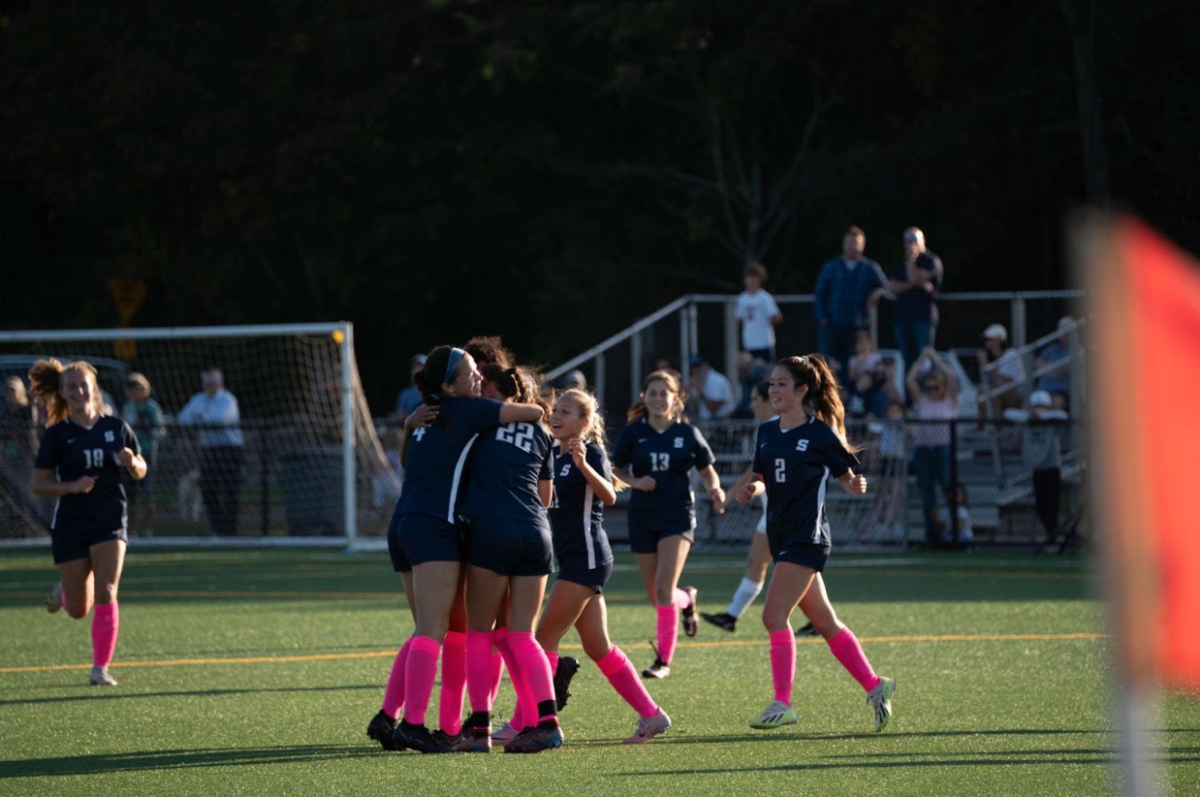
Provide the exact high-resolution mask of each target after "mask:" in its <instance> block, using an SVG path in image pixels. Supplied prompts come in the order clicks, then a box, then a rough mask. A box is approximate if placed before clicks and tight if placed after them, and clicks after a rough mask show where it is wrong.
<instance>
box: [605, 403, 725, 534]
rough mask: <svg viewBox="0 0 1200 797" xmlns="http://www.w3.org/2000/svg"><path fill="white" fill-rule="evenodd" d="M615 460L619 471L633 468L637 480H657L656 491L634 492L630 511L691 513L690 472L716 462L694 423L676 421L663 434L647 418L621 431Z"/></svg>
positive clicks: (615, 451) (614, 463)
mask: <svg viewBox="0 0 1200 797" xmlns="http://www.w3.org/2000/svg"><path fill="white" fill-rule="evenodd" d="M612 461H613V465H614V466H616V467H618V468H625V467H628V466H632V467H633V475H634V476H636V477H639V478H640V477H642V476H650V477H652V478H653V479H654V483H655V487H654V489H653V490H651V491H649V492H647V491H645V490H634V491H633V495H631V496H630V497H629V508H630V509H633V510H651V511H658V510H666V511H676V510H681V509H682V510H686V511H689V512H690V511H692V510H693V508H694V506H693V505H694V498H693V497H692V486H691V482H690V481H689V479H688V471H690V470H691V469H692V468H695V469H696V470H703V469H704V468H707V467H708V466H709V465H711V464H713V462H715V461H716V460H715V458H714V457H713V452H712V449H711V448H709V447H708V441H706V440H705V439H704V435H702V434H700V430H699V429H697V428H696V427H694V426H692V425H691V424H688V423H683V422H681V421H676V422H675V423H673V424H671V425H670V426H668V427H667V428H666V429H664V430H662V431H661V432H660V431H658V430H657V429H655V428H654V427H653V426H651V425H650V422H649V421H648V420H647V419H645V418H643V419H641V420H640V421H635V422H634V423H631V424H629V425H628V426H626V427H625V428H624V429H622V430H621V434H620V435H619V436H618V437H617V442H616V444H615V445H614V446H613V456H612Z"/></svg>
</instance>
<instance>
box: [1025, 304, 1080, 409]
mask: <svg viewBox="0 0 1200 797" xmlns="http://www.w3.org/2000/svg"><path fill="white" fill-rule="evenodd" d="M1074 325H1075V319H1073V318H1071V317H1070V316H1063V317H1062V318H1060V319H1059V320H1058V337H1057V338H1055V339H1054V340H1052V341H1050V342H1049V343H1047V344H1046V345H1045V346H1043V347H1042V349H1041V350H1040V351H1039V352H1038V353H1037V359H1036V360H1035V361H1034V365H1033V370H1034V371H1035V372H1036V371H1040V370H1042V369H1043V368H1049V369H1050V370H1049V371H1047V372H1046V373H1044V374H1042V375H1041V376H1039V377H1038V378H1037V381H1036V382H1034V385H1033V387H1034V390H1044V391H1046V392H1047V393H1049V394H1050V401H1051V402H1052V406H1053V408H1054V409H1056V410H1066V409H1067V408H1068V405H1069V404H1070V402H1071V352H1070V351H1069V350H1068V349H1067V333H1068V332H1070V330H1071V327H1073V326H1074Z"/></svg>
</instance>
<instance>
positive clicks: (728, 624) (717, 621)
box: [700, 612, 738, 634]
mask: <svg viewBox="0 0 1200 797" xmlns="http://www.w3.org/2000/svg"><path fill="white" fill-rule="evenodd" d="M700 616H701V617H703V618H704V621H705V622H706V623H712V624H713V625H715V626H716V627H717V628H721V629H724V630H725V631H728V632H729V633H731V634H732V633H733V632H734V631H736V630H737V621H738V619H737V618H736V617H734V616H733V615H732V614H729V613H728V612H721V613H720V614H709V613H708V612H700Z"/></svg>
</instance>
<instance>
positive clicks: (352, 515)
mask: <svg viewBox="0 0 1200 797" xmlns="http://www.w3.org/2000/svg"><path fill="white" fill-rule="evenodd" d="M46 357H56V358H58V359H59V360H61V361H63V362H67V361H71V360H87V361H88V362H90V363H91V364H92V365H93V366H95V367H96V370H97V371H98V373H99V381H100V388H101V389H102V391H103V394H104V400H105V404H106V409H105V412H106V413H110V414H113V415H117V416H120V417H122V418H124V419H125V420H127V421H128V422H129V423H130V425H131V426H132V427H133V428H134V431H135V432H136V433H137V435H138V438H139V441H140V442H141V444H142V447H143V452H144V453H145V454H146V459H147V462H148V464H149V472H148V475H147V478H146V479H145V480H143V481H142V482H140V483H134V482H132V481H131V480H127V481H126V493H127V495H128V496H129V498H130V524H129V532H130V537H131V538H135V539H138V540H139V542H140V543H147V544H152V545H173V544H189V545H194V544H205V543H208V544H212V543H217V544H233V545H287V544H305V545H310V544H328V545H345V546H347V547H374V546H377V545H380V544H381V542H382V538H383V535H384V532H385V530H386V525H387V521H388V519H389V517H390V515H391V510H392V507H393V505H394V504H395V501H396V497H397V496H398V495H399V490H400V476H399V474H398V473H397V468H395V467H394V466H393V465H392V460H391V459H389V457H388V456H387V455H386V454H385V451H384V449H383V447H382V445H381V443H380V438H379V436H378V434H377V433H376V430H375V428H374V425H373V423H372V421H371V415H370V412H369V410H368V407H367V403H366V400H365V398H364V395H363V391H362V386H361V383H360V382H359V377H358V368H357V365H356V364H355V360H354V349H353V328H352V326H351V325H350V324H348V323H337V324H332V323H331V324H302V325H279V326H242V327H195V328H177V329H176V328H172V329H143V330H132V329H122V330H83V331H80V330H60V331H45V330H41V331H30V332H0V376H3V377H4V380H5V389H6V393H5V400H4V402H3V403H2V404H0V545H7V546H13V545H37V544H45V543H46V541H47V540H48V538H49V522H50V517H51V512H52V508H53V507H52V502H51V501H50V500H48V499H43V498H39V497H37V496H35V495H33V493H32V491H31V490H30V487H29V482H30V477H31V476H32V472H33V461H34V460H33V458H34V455H35V454H36V451H37V446H38V442H39V441H40V438H41V432H42V426H41V417H40V416H41V413H40V411H39V409H38V408H37V407H35V406H32V402H29V403H24V402H23V401H22V398H23V397H25V398H31V397H30V396H28V390H27V388H28V384H29V380H28V376H27V374H28V371H29V367H30V366H31V365H32V364H33V363H34V362H35V361H36V360H39V359H43V358H46ZM216 372H219V375H218V374H217V373H216ZM218 376H219V379H220V384H217V379H218ZM147 384H148V385H149V399H150V400H151V401H152V402H154V404H153V405H152V404H151V403H150V402H148V401H144V400H142V395H141V394H142V392H143V391H144V388H145V386H146V385H147ZM206 389H207V391H208V393H207V394H206V392H205V391H206ZM220 391H227V392H228V393H229V394H231V395H232V396H233V397H234V398H235V399H236V403H237V409H238V414H237V417H236V423H231V422H230V421H229V418H228V417H224V418H222V419H220V420H217V419H214V416H213V413H212V412H206V411H204V409H203V408H204V407H205V406H208V407H212V406H213V402H214V401H215V398H214V397H213V396H212V395H210V394H218V393H219V392H220ZM221 400H222V401H226V399H224V397H222V399H221ZM189 402H192V405H193V406H192V409H191V410H187V409H186V408H187V407H188V405H189ZM157 410H161V413H160V412H158V411H157Z"/></svg>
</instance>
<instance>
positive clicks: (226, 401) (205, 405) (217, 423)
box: [176, 368, 245, 537]
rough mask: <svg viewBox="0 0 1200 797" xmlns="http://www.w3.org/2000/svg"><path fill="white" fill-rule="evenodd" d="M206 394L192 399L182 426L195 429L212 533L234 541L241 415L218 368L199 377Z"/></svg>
mask: <svg viewBox="0 0 1200 797" xmlns="http://www.w3.org/2000/svg"><path fill="white" fill-rule="evenodd" d="M200 378H201V380H202V383H203V385H204V390H203V391H202V392H200V393H197V394H196V395H194V396H192V398H191V400H190V401H188V403H187V405H186V406H184V408H183V409H182V410H180V412H179V415H178V417H177V418H176V421H177V422H178V423H179V425H180V426H196V427H199V429H200V431H198V432H197V433H196V445H197V447H198V448H199V453H200V493H201V495H202V496H203V498H204V513H205V515H207V516H208V523H209V525H210V526H211V527H212V530H213V533H214V534H216V535H218V536H221V537H231V536H233V535H235V534H236V533H237V521H238V493H239V491H240V490H241V487H242V446H243V444H244V442H245V441H244V440H243V438H242V430H241V428H240V427H239V426H238V423H239V422H240V421H241V415H240V413H239V411H238V402H237V399H236V398H234V395H233V394H232V393H230V392H229V391H228V390H226V389H225V379H224V377H223V376H222V374H221V371H220V369H219V368H209V369H208V370H206V371H203V372H202V373H201V374H200Z"/></svg>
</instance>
